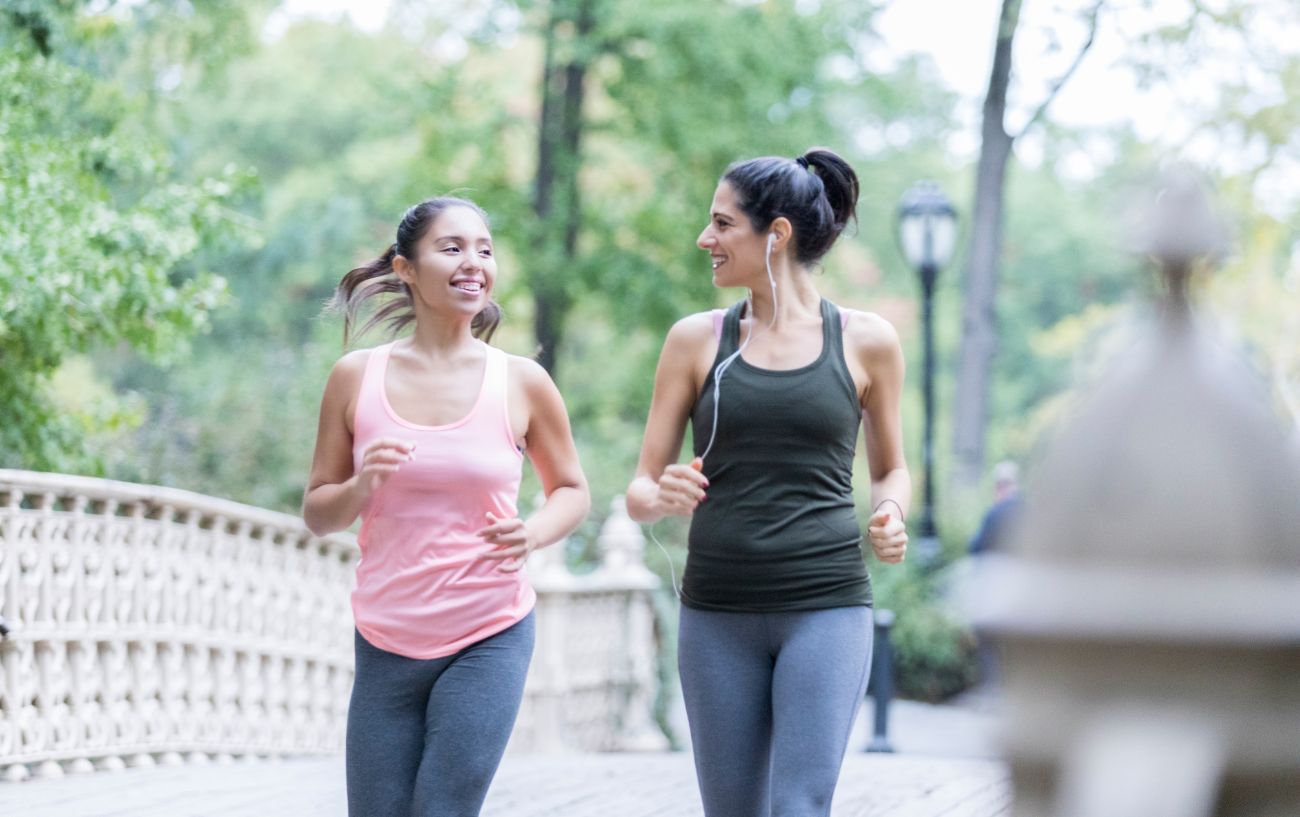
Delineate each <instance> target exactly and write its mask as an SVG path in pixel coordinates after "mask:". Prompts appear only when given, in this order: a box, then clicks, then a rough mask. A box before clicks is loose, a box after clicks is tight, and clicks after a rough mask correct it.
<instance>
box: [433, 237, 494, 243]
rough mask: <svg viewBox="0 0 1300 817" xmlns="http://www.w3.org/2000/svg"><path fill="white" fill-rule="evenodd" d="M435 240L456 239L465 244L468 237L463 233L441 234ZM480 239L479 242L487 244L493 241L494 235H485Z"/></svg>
mask: <svg viewBox="0 0 1300 817" xmlns="http://www.w3.org/2000/svg"><path fill="white" fill-rule="evenodd" d="M433 240H434V241H456V242H459V243H461V244H465V243H466V239H465V237H464V236H461V235H440V236H436V237H435V238H434V239H433ZM478 241H479V243H487V244H491V243H492V237H491V236H483V237H482V238H480V239H478Z"/></svg>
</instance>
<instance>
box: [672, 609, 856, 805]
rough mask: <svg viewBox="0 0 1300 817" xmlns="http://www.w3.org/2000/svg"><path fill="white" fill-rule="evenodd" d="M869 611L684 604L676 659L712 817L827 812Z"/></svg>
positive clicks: (850, 715) (840, 759)
mask: <svg viewBox="0 0 1300 817" xmlns="http://www.w3.org/2000/svg"><path fill="white" fill-rule="evenodd" d="M871 626H872V617H871V608H869V607H863V606H857V607H835V608H830V609H826V610H809V611H799V612H789V613H724V612H713V611H707V610H695V609H691V608H689V607H683V608H682V611H681V632H680V636H679V638H678V645H677V663H678V669H679V671H680V673H681V679H682V693H683V697H684V698H685V701H686V716H687V719H688V720H689V721H690V726H691V743H692V744H693V745H694V751H695V773H696V775H697V776H698V777H699V782H700V796H701V797H702V798H703V800H704V813H705V814H706V815H707V817H825V815H829V814H830V812H831V797H832V796H833V795H834V793H835V784H836V782H837V781H838V780H839V776H840V764H841V763H843V761H844V750H845V747H846V746H847V745H848V740H849V731H850V729H852V727H853V720H854V717H855V716H856V715H857V711H858V706H859V704H861V702H862V696H863V694H864V693H865V692H866V685H867V669H868V667H870V665H871Z"/></svg>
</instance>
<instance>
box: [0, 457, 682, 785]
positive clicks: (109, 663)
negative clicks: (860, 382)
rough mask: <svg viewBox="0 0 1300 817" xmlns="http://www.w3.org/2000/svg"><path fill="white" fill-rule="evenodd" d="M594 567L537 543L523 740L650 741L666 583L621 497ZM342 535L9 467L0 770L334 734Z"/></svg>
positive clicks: (280, 518) (347, 662)
mask: <svg viewBox="0 0 1300 817" xmlns="http://www.w3.org/2000/svg"><path fill="white" fill-rule="evenodd" d="M600 545H601V554H602V561H601V565H600V567H599V568H598V569H596V570H595V571H594V572H592V573H590V574H586V575H582V576H575V575H573V574H571V573H570V572H569V571H568V570H567V568H566V567H565V566H564V563H563V554H562V548H561V547H556V548H554V549H552V550H549V551H542V552H540V553H538V554H535V555H534V561H535V563H530V566H529V570H530V574H531V576H532V578H533V581H534V585H535V586H536V588H537V590H538V595H539V601H538V641H537V649H536V653H535V655H534V659H533V667H532V671H531V672H530V675H529V679H528V685H527V687H526V690H525V701H524V707H523V710H522V711H521V713H520V717H519V722H518V726H517V728H516V732H515V735H514V738H513V739H512V744H511V745H512V750H514V751H529V750H538V749H550V748H573V749H588V750H590V749H613V748H621V747H623V746H631V747H636V748H648V747H653V746H659V745H661V744H662V740H663V736H662V734H660V733H659V732H658V731H657V730H656V729H655V728H654V727H653V724H652V721H651V718H650V709H651V702H652V700H653V697H654V684H655V672H654V649H655V648H654V643H653V638H654V636H653V626H654V624H653V607H652V598H651V594H652V593H653V592H654V589H655V587H656V586H657V581H656V579H655V577H654V576H653V575H652V574H651V573H650V572H649V571H648V570H646V568H645V566H644V564H643V562H642V559H641V555H642V550H643V541H642V539H641V536H640V530H639V528H637V526H636V525H635V523H633V522H631V520H629V519H628V518H627V516H626V513H625V512H624V511H623V510H622V506H621V504H620V503H616V507H615V509H614V512H613V513H612V514H611V516H610V517H609V519H608V520H606V522H605V525H604V527H603V528H602V532H601V536H600ZM358 555H359V554H358V550H357V547H356V543H355V540H354V539H353V538H352V537H351V536H350V535H346V534H336V535H332V536H326V537H316V536H314V535H312V534H311V533H310V532H308V531H307V529H306V528H305V527H304V526H303V524H302V521H301V520H300V519H298V518H297V517H295V516H290V515H288V514H281V513H274V512H271V511H266V510H263V509H260V508H254V507H251V506H247V505H241V504H238V503H234V502H229V501H225V500H220V499H215V498H212V497H207V496H202V495H199V494H194V493H190V492H188V491H180V490H175V489H170V488H159V487H154V486H145V485H133V484H128V483H121V482H112V481H108V480H101V479H91V478H86V477H76V476H68V475H64V474H45V473H35V472H28V471H10V470H3V469H0V617H3V623H4V625H5V626H6V627H7V629H8V634H7V636H6V637H5V639H4V640H3V641H2V642H0V775H3V777H4V778H5V779H9V780H21V779H24V778H26V777H28V776H29V775H31V774H35V775H37V776H42V777H51V776H58V775H61V774H63V773H65V772H80V771H90V770H93V769H115V768H121V767H123V766H126V765H131V766H151V765H154V764H157V763H163V764H175V763H181V762H184V761H187V760H188V761H191V762H204V761H208V760H217V761H222V760H226V759H230V758H233V757H238V756H250V755H251V756H271V755H292V754H312V753H333V752H338V751H341V748H342V739H343V731H344V724H345V719H346V712H347V701H348V695H349V691H350V688H351V683H352V631H353V628H352V615H351V609H350V605H349V594H350V592H351V589H352V585H353V578H354V570H355V562H356V560H357V558H358Z"/></svg>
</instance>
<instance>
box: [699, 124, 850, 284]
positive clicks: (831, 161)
mask: <svg viewBox="0 0 1300 817" xmlns="http://www.w3.org/2000/svg"><path fill="white" fill-rule="evenodd" d="M722 180H723V181H725V182H727V183H728V184H730V185H731V189H732V190H734V191H736V199H737V202H738V204H739V205H740V209H741V210H742V211H743V212H744V213H745V215H746V216H748V217H749V223H750V224H751V225H753V227H754V229H755V230H756V231H762V230H766V229H767V228H768V227H770V226H771V225H772V221H773V220H774V219H776V218H778V217H780V216H785V217H786V218H787V219H789V221H790V225H791V226H792V227H793V228H794V247H795V259H796V260H797V261H799V263H801V264H812V263H815V262H816V261H817V260H818V259H820V258H821V257H822V256H824V255H826V253H827V252H829V251H830V248H831V247H832V246H833V245H834V244H835V239H837V238H839V237H840V233H842V232H844V228H845V227H847V226H848V223H849V222H850V221H852V220H853V219H856V218H857V215H856V212H855V211H856V209H857V206H858V174H856V173H854V172H853V168H852V167H850V166H849V163H848V162H846V161H844V160H843V159H841V158H840V157H839V155H838V154H836V153H835V152H834V151H832V150H828V149H827V148H809V149H808V151H807V152H805V153H804V154H803V155H802V156H800V157H798V158H796V159H786V158H784V157H781V156H763V157H760V158H758V159H748V160H746V161H742V162H736V163H735V164H733V165H731V167H728V168H727V172H726V173H724V174H723V175H722Z"/></svg>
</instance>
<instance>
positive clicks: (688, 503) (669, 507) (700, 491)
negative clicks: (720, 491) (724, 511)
mask: <svg viewBox="0 0 1300 817" xmlns="http://www.w3.org/2000/svg"><path fill="white" fill-rule="evenodd" d="M703 468H704V462H703V461H702V460H701V459H700V458H699V457H696V458H695V459H693V460H691V462H690V464H689V465H682V464H680V463H674V464H672V465H670V466H668V467H667V468H665V469H664V472H663V473H662V474H660V475H659V494H658V497H657V498H656V504H657V505H658V506H659V511H660V513H661V514H663V515H665V516H667V515H669V514H671V515H673V516H690V515H691V514H693V513H695V508H696V507H697V506H699V504H700V503H701V502H703V501H704V500H705V499H706V498H707V495H706V494H705V493H704V489H706V488H708V487H709V480H708V479H707V478H705V476H704V474H703Z"/></svg>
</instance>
